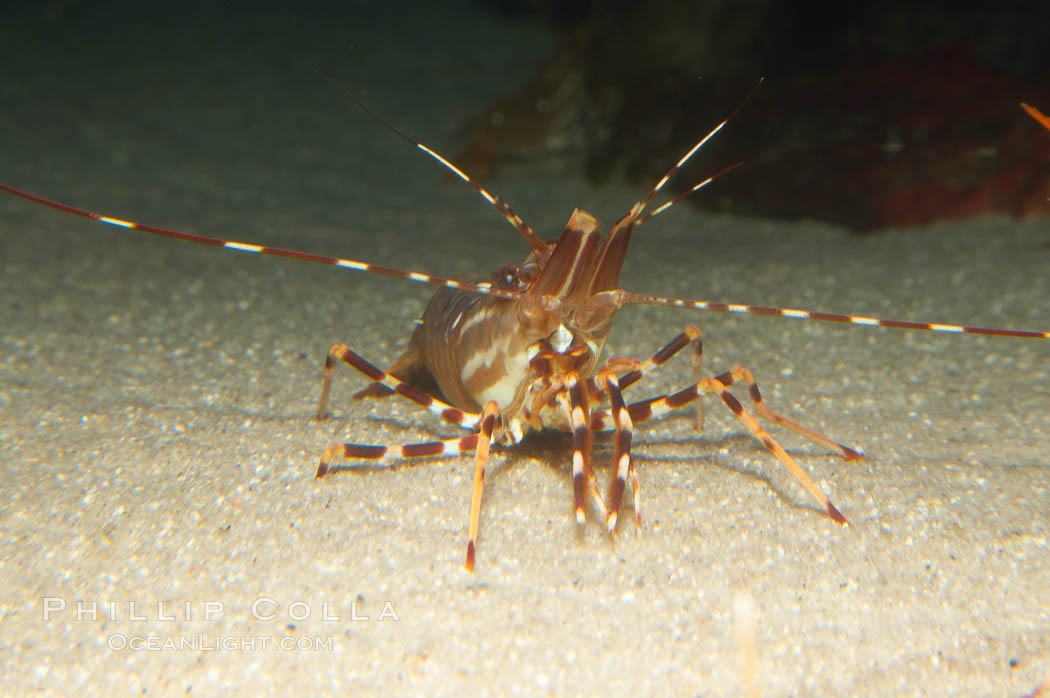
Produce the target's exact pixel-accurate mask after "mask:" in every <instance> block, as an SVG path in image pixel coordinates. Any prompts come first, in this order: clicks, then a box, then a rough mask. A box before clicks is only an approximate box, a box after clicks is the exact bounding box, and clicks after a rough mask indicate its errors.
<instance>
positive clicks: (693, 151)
mask: <svg viewBox="0 0 1050 698" xmlns="http://www.w3.org/2000/svg"><path fill="white" fill-rule="evenodd" d="M764 80H765V78H759V79H758V82H756V83H755V86H754V87H752V88H751V91H750V92H748V93H747V95H745V96H744V98H743V99H742V100H740V104H738V105H736V108H735V109H734V110H733V111H731V112H729V116H727V117H726V118H724V119H722V122H721V123H720V124H718V125H717V126H715V127H714V128H713V129H711V130H710V131H708V132H707V135H706V136H704V137H703V138H701V139H700V140H699V141H697V142H696V144H695V145H694V146H693V147H692V148H690V149H689V152H687V153H686V154H685V155H683V156H682V157H681V158H679V160H678V162H676V163H675V164H674V165H673V166H672V167H671V169H669V170H668V171H667V172H665V173H664V176H663V177H661V178H660V181H659V182H657V183H656V185H655V186H654V187H653V188H652V189H650V190H649V193H648V194H647V195H646V197H645V198H644V199H642V200H641V201H640V202H639V204H640V205H641V208H639V209H638V212H639V213H641V212H642V211H643V210H645V207H646V206H648V205H649V204H650V203H652V200H653V197H655V196H656V195H657V194H658V193H659V192H660V190H661V189H663V188H664V185H665V184H667V183H668V182H669V181H671V178H672V177H674V176H675V175H676V174H677V173H678V170H680V169H682V167H683V166H684V165H685V163H687V162H689V159H690V158H691V157H693V155H695V154H696V151H698V150H700V149H701V148H703V147H704V144H705V143H707V142H708V141H709V140H711V139H712V138H714V137H715V134H717V133H718V132H719V131H721V130H722V129H723V128H724V127H725V125H726V124H728V123H729V120H730V119H732V118H733V117H734V116H735V115H736V113H737V112H738V111H740V110H741V109H742V108H743V107H744V105H745V104H747V103H748V101H750V99H751V97H752V96H754V94H755V90H757V89H758V86H759V85H761V84H762V82H763V81H764ZM739 165H740V163H737V164H735V165H731V166H730V167H727V168H726V169H724V170H722V171H721V172H719V173H718V174H716V175H714V176H712V177H708V178H707V179H705V180H704V181H702V182H700V183H699V184H697V185H696V186H694V187H693V188H692V189H690V190H689V191H687V192H686V193H685V194H682V195H681V196H678V197H676V198H674V199H672V200H671V201H668V202H667V203H666V204H663V205H662V206H660V207H659V208H657V209H656V210H654V211H653V212H652V213H650V214H649V215H648V216H645V217H643V218H641V219H639V221H638V222H639V223H641V222H642V221H647V220H649V219H650V218H652V217H653V216H655V215H658V214H659V213H661V212H663V211H666V210H667V209H669V208H670V207H671V206H673V205H674V204H676V203H678V202H679V201H681V200H682V199H684V198H685V197H687V196H689V195H690V194H692V193H693V192H694V191H697V190H699V189H702V188H703V187H706V186H707V185H708V184H710V183H711V182H712V181H714V180H715V179H717V178H718V177H720V176H722V175H724V174H725V173H727V172H729V171H730V170H732V169H735V168H736V167H738V166H739Z"/></svg>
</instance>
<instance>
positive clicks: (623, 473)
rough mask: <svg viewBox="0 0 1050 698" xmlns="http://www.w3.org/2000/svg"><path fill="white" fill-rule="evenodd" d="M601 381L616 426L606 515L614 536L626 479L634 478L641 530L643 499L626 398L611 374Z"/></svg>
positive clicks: (638, 524) (633, 488)
mask: <svg viewBox="0 0 1050 698" xmlns="http://www.w3.org/2000/svg"><path fill="white" fill-rule="evenodd" d="M598 379H599V380H603V379H604V381H605V388H606V390H607V391H608V393H609V402H610V405H611V407H610V412H611V414H612V418H613V421H614V422H615V424H616V476H615V478H614V479H613V481H612V484H611V485H610V489H609V513H608V514H606V515H605V524H606V526H607V527H608V529H609V532H610V533H612V532H613V531H614V530H615V529H616V521H617V519H618V518H619V515H620V505H621V504H622V503H623V493H624V490H626V489H627V478H628V476H629V477H630V478H631V490H632V491H633V492H634V522H635V524H636V525H637V526H638V528H641V527H642V510H641V497H640V495H639V489H638V474H637V473H636V472H635V469H634V461H632V460H631V439H632V436H633V434H634V425H633V423H632V422H631V415H630V413H629V412H628V411H627V406H626V405H624V402H623V394H622V393H621V392H620V385H619V381H617V380H616V375H615V374H614V373H613V372H612V371H608V372H602V373H600V374H599V378H598Z"/></svg>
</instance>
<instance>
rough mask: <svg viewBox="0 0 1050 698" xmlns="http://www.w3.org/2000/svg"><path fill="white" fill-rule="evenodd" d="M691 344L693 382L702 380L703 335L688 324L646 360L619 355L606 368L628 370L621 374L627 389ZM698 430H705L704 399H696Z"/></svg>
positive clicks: (621, 379) (621, 387)
mask: <svg viewBox="0 0 1050 698" xmlns="http://www.w3.org/2000/svg"><path fill="white" fill-rule="evenodd" d="M687 345H688V346H689V349H690V353H691V354H692V362H693V382H694V383H699V382H700V364H701V361H702V360H703V357H704V341H703V335H702V333H701V332H700V328H699V327H695V326H694V325H688V326H687V327H686V328H685V329H684V330H682V331H681V332H680V333H679V334H678V336H677V337H675V338H674V339H672V340H671V341H670V342H668V343H667V346H665V347H664V348H663V349H661V350H660V351H658V352H656V353H655V354H653V355H652V356H651V357H649V358H648V359H646V360H645V361H639V360H638V359H635V358H632V357H629V356H617V357H612V358H610V359H608V360H607V361H606V362H605V366H604V368H608V369H611V370H614V371H626V373H624V374H623V375H622V376H620V380H619V385H620V390H626V389H627V388H629V387H630V386H632V385H634V384H635V383H637V382H638V381H639V380H641V379H642V378H643V377H645V375H646V374H647V373H649V372H650V371H653V370H654V369H656V368H658V367H660V366H662V365H664V364H665V363H667V362H668V361H669V360H670V359H671V357H673V356H675V355H676V354H677V353H678V352H680V351H681V350H682V349H684V348H685V347H686V346H687ZM696 430H697V431H703V430H704V403H703V400H697V401H696Z"/></svg>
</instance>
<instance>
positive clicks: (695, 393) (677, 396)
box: [627, 369, 860, 525]
mask: <svg viewBox="0 0 1050 698" xmlns="http://www.w3.org/2000/svg"><path fill="white" fill-rule="evenodd" d="M737 370H738V371H739V370H741V369H737ZM731 373H732V372H731ZM747 375H748V376H750V375H751V374H750V372H748V374H747ZM722 378H726V374H722V376H719V377H718V378H704V379H702V380H700V381H699V382H698V383H696V384H695V385H691V386H689V387H688V388H685V389H683V390H679V391H678V392H677V393H672V394H671V395H662V396H660V397H657V398H652V399H649V400H642V401H640V402H635V403H632V404H631V405H629V406H628V408H627V410H628V412H629V413H630V415H631V420H632V421H633V422H634V423H635V424H638V423H639V422H644V421H645V420H647V419H649V418H651V417H654V416H656V415H659V414H663V413H664V412H668V411H670V410H674V409H678V408H679V407H684V406H686V405H688V404H689V403H691V402H693V401H694V400H696V399H698V398H699V397H700V395H701V394H702V393H714V394H716V395H718V396H719V397H720V398H722V402H724V403H725V404H726V407H728V408H729V409H730V411H731V412H732V413H733V414H734V415H736V416H737V418H738V419H740V421H742V422H743V423H744V426H745V427H746V428H747V430H748V431H749V432H750V433H751V435H752V436H754V437H755V438H756V439H757V440H758V441H760V442H761V443H762V445H763V446H765V447H766V448H767V449H769V450H770V451H771V452H772V453H773V455H774V456H776V458H777V460H779V461H780V463H781V464H782V465H783V466H784V467H786V468H787V469H788V471H789V472H790V473H791V474H792V475H793V476H794V477H795V479H796V480H798V482H799V484H800V485H802V487H803V488H805V490H806V491H807V492H809V493H810V494H811V495H813V497H814V498H815V499H816V500H817V501H818V502H820V503H821V505H822V506H823V507H824V509H825V511H826V512H827V514H828V516H830V517H831V519H832V520H833V521H835V522H837V523H840V524H843V525H849V521H847V520H846V517H845V516H843V515H842V513H841V512H840V511H839V510H838V509H836V508H835V505H834V504H832V503H831V500H830V499H828V497H827V495H826V494H824V493H823V492H822V491H821V490H820V488H819V487H817V486H816V485H815V484H814V483H813V481H812V480H811V479H810V478H809V476H808V475H806V473H805V471H803V470H802V468H800V467H799V465H798V464H797V463H796V462H795V460H794V459H793V458H792V457H791V456H790V455H789V454H788V452H787V451H785V450H784V447H783V446H781V445H780V444H779V443H778V442H777V441H776V440H775V439H774V438H773V437H772V436H770V435H769V433H768V432H766V430H765V429H763V428H762V426H761V425H760V424H759V423H758V420H757V419H755V417H754V415H752V414H751V412H749V411H748V410H747V409H746V408H745V407H744V406H743V405H742V404H741V403H740V401H739V400H737V399H736V397H735V396H734V395H733V394H732V393H731V392H729V389H728V385H731V384H732V381H729V383H728V384H727V383H724V382H722V380H720V379H722ZM727 380H728V379H727ZM752 385H753V380H752ZM757 393H758V388H757V387H755V390H754V391H753V393H752V395H751V398H752V400H754V399H755V394H757ZM758 404H761V403H760V402H759V403H756V405H758ZM763 408H764V410H759V413H760V414H762V415H763V416H767V413H768V414H771V415H775V416H776V417H778V418H779V420H784V421H785V422H788V423H790V424H793V425H795V426H798V427H799V429H801V430H802V431H799V432H798V433H800V434H802V435H803V436H806V437H808V438H813V437H814V436H815V437H819V438H817V439H816V440H817V441H819V442H820V443H822V444H825V445H829V444H830V445H831V446H832V447H834V448H836V449H838V450H839V451H840V452H841V453H842V456H843V457H844V458H846V459H847V460H852V459H854V458H859V457H860V454H858V453H857V452H856V451H854V450H852V449H849V448H846V447H845V446H842V445H840V444H837V443H835V442H834V441H831V440H830V439H828V438H826V437H824V436H822V435H820V434H817V433H816V432H814V431H811V430H809V429H806V428H804V427H801V426H799V425H796V424H795V423H794V422H791V421H790V420H787V419H786V418H785V417H781V416H780V415H776V413H774V412H772V410H769V409H768V408H765V406H764V405H763ZM779 420H777V419H775V420H773V421H777V423H780V421H779ZM785 426H787V425H786V424H785ZM789 428H790V427H789Z"/></svg>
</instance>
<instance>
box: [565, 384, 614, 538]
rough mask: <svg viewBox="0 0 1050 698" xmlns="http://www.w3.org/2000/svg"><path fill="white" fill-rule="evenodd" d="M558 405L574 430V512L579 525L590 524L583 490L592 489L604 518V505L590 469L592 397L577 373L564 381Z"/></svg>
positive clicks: (593, 496)
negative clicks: (587, 522) (585, 508)
mask: <svg viewBox="0 0 1050 698" xmlns="http://www.w3.org/2000/svg"><path fill="white" fill-rule="evenodd" d="M557 399H558V402H560V403H561V405H562V407H563V409H564V410H565V416H566V417H567V418H568V421H569V428H570V429H572V496H573V510H574V511H575V512H576V523H577V524H582V523H584V522H585V521H586V520H587V515H586V512H585V510H584V501H583V500H584V488H586V487H590V490H591V497H592V499H593V500H594V503H595V506H596V507H597V508H598V510H599V511H600V512H601V514H602V516H605V515H606V514H605V502H604V501H602V496H601V494H600V493H599V492H598V486H597V483H596V482H595V479H594V472H593V470H592V469H591V439H592V433H591V425H590V416H589V412H590V396H589V395H588V391H587V385H586V383H585V382H584V381H581V380H580V378H579V376H577V375H576V374H575V373H572V374H569V375H568V376H567V377H566V378H565V389H564V390H562V391H560V392H559V393H558V394H557Z"/></svg>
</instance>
